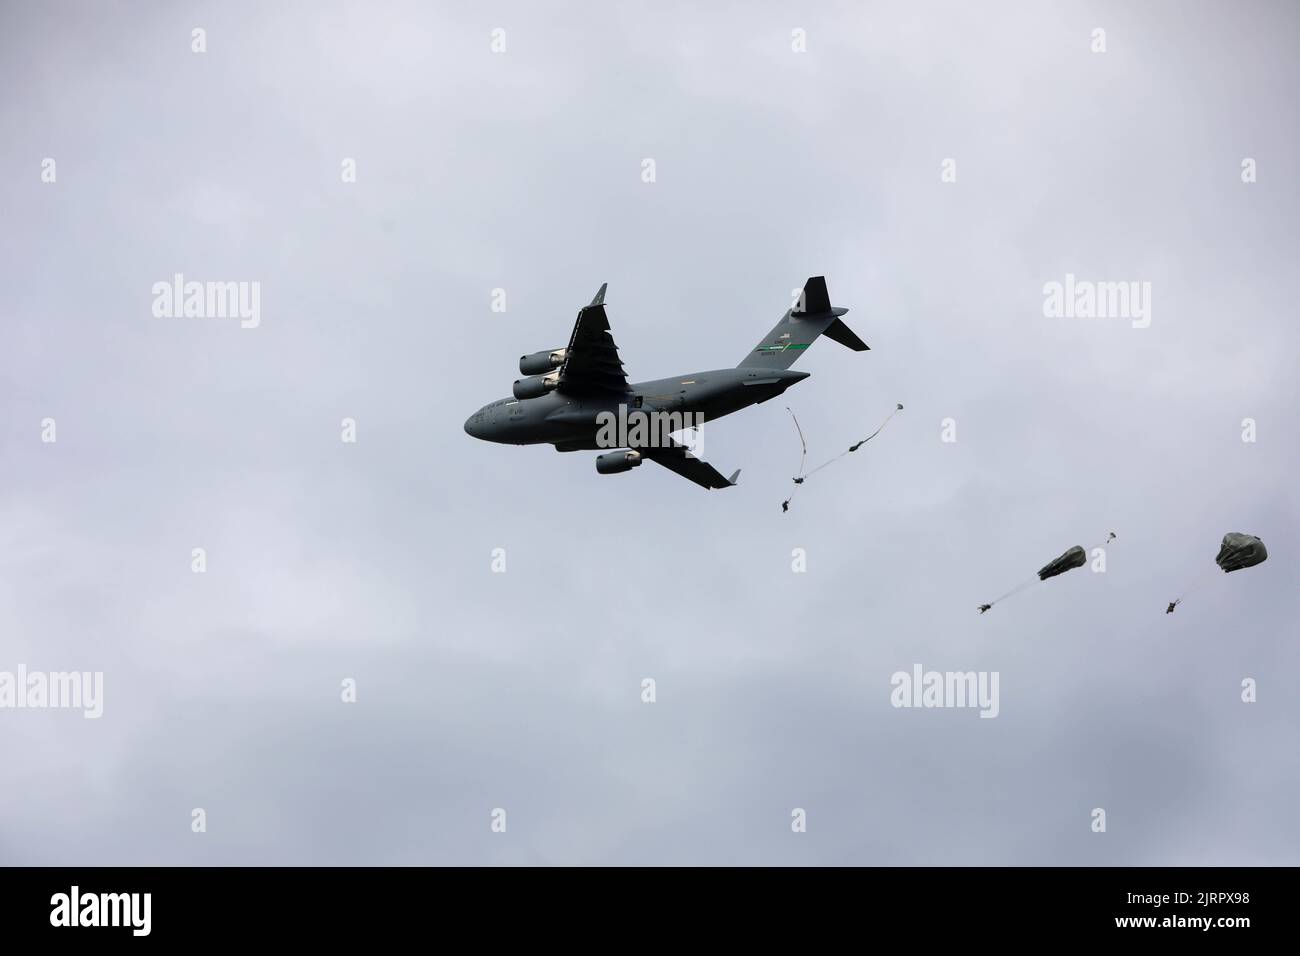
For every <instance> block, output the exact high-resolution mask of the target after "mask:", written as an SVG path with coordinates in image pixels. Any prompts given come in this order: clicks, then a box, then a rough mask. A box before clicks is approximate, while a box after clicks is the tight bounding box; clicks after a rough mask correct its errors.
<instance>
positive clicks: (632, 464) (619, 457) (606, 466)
mask: <svg viewBox="0 0 1300 956" xmlns="http://www.w3.org/2000/svg"><path fill="white" fill-rule="evenodd" d="M640 464H641V453H640V452H639V451H611V452H607V453H606V454H604V455H600V456H598V457H597V458H596V471H598V472H599V473H600V474H602V475H617V474H619V473H621V472H624V471H631V470H632V469H633V468H636V467H637V466H638V465H640Z"/></svg>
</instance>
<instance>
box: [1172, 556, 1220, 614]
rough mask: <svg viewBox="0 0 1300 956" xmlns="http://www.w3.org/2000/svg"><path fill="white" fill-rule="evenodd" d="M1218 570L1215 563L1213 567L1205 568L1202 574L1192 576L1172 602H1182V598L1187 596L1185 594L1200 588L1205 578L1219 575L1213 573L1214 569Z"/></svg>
mask: <svg viewBox="0 0 1300 956" xmlns="http://www.w3.org/2000/svg"><path fill="white" fill-rule="evenodd" d="M1219 570H1220V568H1219V566H1218V565H1217V564H1216V565H1215V566H1214V567H1213V568H1211V569H1207V570H1206V571H1205V572H1204V573H1203V574H1201V575H1199V576H1198V577H1195V578H1193V579H1192V582H1191V583H1190V584H1188V585H1187V587H1185V588H1183V593H1182V594H1180V595H1178V597H1177V599H1176V600H1175V601H1174V602H1173V603H1174V604H1180V603H1182V600H1183V598H1185V597H1187V595H1189V594H1191V593H1192V592H1193V591H1198V590H1200V588H1201V586H1202V585H1203V584H1204V583H1205V579H1206V578H1210V577H1216V576H1220V575H1215V573H1214V572H1215V571H1219Z"/></svg>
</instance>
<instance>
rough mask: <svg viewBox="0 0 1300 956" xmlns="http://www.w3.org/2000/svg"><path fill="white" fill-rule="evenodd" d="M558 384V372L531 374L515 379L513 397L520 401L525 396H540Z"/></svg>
mask: <svg viewBox="0 0 1300 956" xmlns="http://www.w3.org/2000/svg"><path fill="white" fill-rule="evenodd" d="M559 384H560V373H559V372H552V373H551V374H550V375H531V376H529V377H528V378H521V379H519V380H518V381H516V382H515V384H514V388H513V389H512V391H513V392H514V393H515V398H517V399H520V400H521V401H522V400H523V399H525V398H541V397H542V396H543V395H545V394H546V393H547V392H549V391H553V390H554V389H555V388H556V386H558V385H559Z"/></svg>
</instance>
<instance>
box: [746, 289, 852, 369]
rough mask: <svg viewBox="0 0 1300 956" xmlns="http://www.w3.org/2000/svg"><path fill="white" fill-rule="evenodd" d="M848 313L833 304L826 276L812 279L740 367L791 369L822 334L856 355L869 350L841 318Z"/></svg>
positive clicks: (846, 310)
mask: <svg viewBox="0 0 1300 956" xmlns="http://www.w3.org/2000/svg"><path fill="white" fill-rule="evenodd" d="M848 311H849V310H848V309H838V308H835V307H834V306H832V305H831V297H830V294H829V293H828V292H827V291H826V277H825V276H813V277H811V278H810V279H809V280H808V281H807V282H805V283H804V287H803V291H802V292H800V293H799V300H798V301H797V302H796V303H795V304H794V308H792V309H790V310H789V311H788V312H786V314H785V315H784V316H782V318H781V321H780V322H778V323H777V324H776V327H775V328H773V329H772V331H771V332H769V333H768V334H767V336H766V337H765V338H764V339H763V341H761V342H759V343H758V345H757V346H755V348H754V349H753V350H752V351H750V353H749V354H748V355H746V356H745V357H744V358H743V359H742V360H741V362H740V365H739V366H738V367H740V368H745V367H757V368H789V367H790V366H791V365H793V364H794V363H795V360H796V359H797V358H799V356H800V355H802V354H803V353H804V351H805V350H806V349H807V348H808V346H810V345H812V344H813V342H815V341H816V340H817V337H818V336H819V335H825V336H827V337H828V338H830V339H832V340H834V341H836V342H839V343H840V345H843V346H844V347H846V348H850V349H853V351H855V352H865V351H867V349H868V346H867V343H865V342H863V341H862V339H860V338H858V337H857V335H856V334H854V332H853V330H852V329H850V328H849V327H848V326H847V325H845V324H844V322H843V321H842V320H841V319H840V316H841V315H844V314H845V313H846V312H848Z"/></svg>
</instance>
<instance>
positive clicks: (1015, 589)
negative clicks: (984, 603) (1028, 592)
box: [989, 574, 1038, 607]
mask: <svg viewBox="0 0 1300 956" xmlns="http://www.w3.org/2000/svg"><path fill="white" fill-rule="evenodd" d="M1037 583H1038V575H1037V574H1035V575H1034V576H1033V577H1032V578H1030V579H1029V580H1027V581H1023V582H1021V583H1020V584H1017V585H1016V586H1015V587H1013V588H1012V589H1011V590H1010V591H1008V592H1007V593H1006V594H1004V595H1002V596H1001V597H996V598H994V599H993V600H992V601H989V607H992V606H993V605H995V604H997V603H998V602H999V601H1005V600H1006V599H1007V598H1009V597H1011V596H1012V595H1013V594H1019V593H1020V592H1021V591H1023V590H1024V589H1025V588H1027V587H1029V586H1030V585H1033V584H1037Z"/></svg>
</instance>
